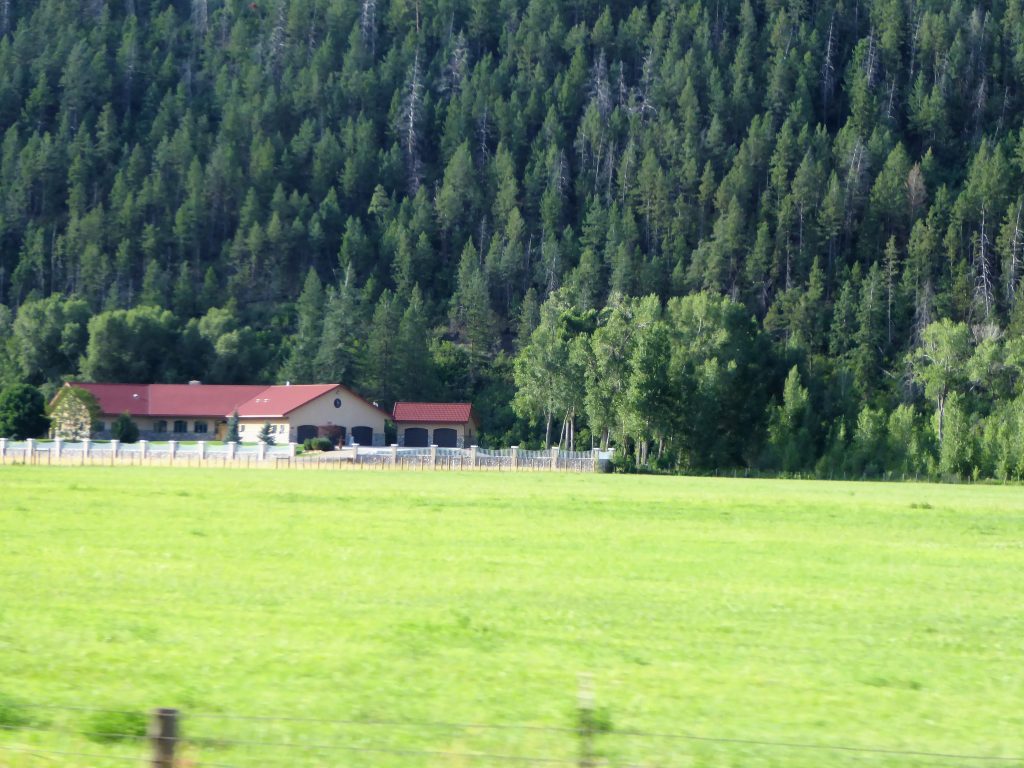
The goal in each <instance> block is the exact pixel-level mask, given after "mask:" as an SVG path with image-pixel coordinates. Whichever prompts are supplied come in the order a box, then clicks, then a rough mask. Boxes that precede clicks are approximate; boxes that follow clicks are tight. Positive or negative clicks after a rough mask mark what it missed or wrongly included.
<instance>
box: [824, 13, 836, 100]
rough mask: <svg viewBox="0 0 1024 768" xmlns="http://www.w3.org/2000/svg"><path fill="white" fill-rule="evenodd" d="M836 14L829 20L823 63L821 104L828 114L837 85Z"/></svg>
mask: <svg viewBox="0 0 1024 768" xmlns="http://www.w3.org/2000/svg"><path fill="white" fill-rule="evenodd" d="M835 28H836V14H835V12H833V13H832V16H831V18H830V19H829V20H828V37H827V38H826V40H825V56H824V57H823V60H822V63H821V104H822V107H823V109H824V112H825V113H826V114H827V113H828V102H829V98H830V97H831V96H832V90H833V88H835V84H836V65H835V61H834V59H835V54H836V33H835Z"/></svg>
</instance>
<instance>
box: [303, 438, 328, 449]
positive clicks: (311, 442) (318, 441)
mask: <svg viewBox="0 0 1024 768" xmlns="http://www.w3.org/2000/svg"><path fill="white" fill-rule="evenodd" d="M302 449H303V450H304V451H333V450H334V443H332V442H331V439H330V438H329V437H307V438H306V439H305V440H303V441H302Z"/></svg>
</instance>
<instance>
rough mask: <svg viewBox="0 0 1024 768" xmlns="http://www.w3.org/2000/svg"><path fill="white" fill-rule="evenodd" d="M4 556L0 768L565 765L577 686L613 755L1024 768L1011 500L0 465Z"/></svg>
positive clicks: (775, 484)
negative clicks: (172, 745)
mask: <svg viewBox="0 0 1024 768" xmlns="http://www.w3.org/2000/svg"><path fill="white" fill-rule="evenodd" d="M0 535H2V548H0V766H19V767H20V766H37V765H38V766H43V765H75V766H102V765H130V764H132V760H131V758H140V757H141V756H143V755H144V754H145V753H146V751H145V744H144V742H143V741H142V740H141V739H138V738H126V739H121V740H116V741H111V740H109V739H104V738H102V737H99V736H92V737H87V736H84V735H82V734H83V733H84V732H89V731H92V732H99V733H108V732H114V731H117V732H120V731H127V732H128V734H127V735H128V736H137V735H138V733H139V731H138V727H139V723H138V722H137V721H138V718H137V717H133V716H132V715H115V714H104V713H97V712H92V711H86V710H78V709H64V708H61V707H83V708H99V709H111V710H118V711H126V712H129V713H134V712H144V711H145V710H147V709H149V708H151V707H155V706H172V707H180V708H181V709H182V710H183V711H184V712H185V714H186V719H185V721H184V723H183V728H184V731H185V735H186V736H187V737H189V738H190V739H191V740H192V741H191V743H190V744H188V745H187V747H186V758H187V759H188V761H189V763H187V764H195V765H202V764H219V765H235V766H340V765H344V766H418V765H424V766H435V765H437V766H448V765H457V766H477V765H506V764H509V765H514V764H520V763H518V762H517V761H504V760H499V759H497V758H494V757H472V756H467V755H473V754H476V753H487V754H491V755H506V756H519V757H524V756H533V757H543V758H547V759H550V760H565V761H573V760H575V758H576V755H577V739H576V735H575V734H574V733H573V732H571V731H562V730H545V728H549V727H551V728H555V729H558V728H572V727H573V726H574V724H575V710H574V707H575V700H576V693H577V681H578V678H579V675H580V673H589V674H590V675H592V679H593V685H594V688H595V691H596V696H597V702H598V705H599V707H600V711H599V716H600V717H599V719H601V720H603V721H606V723H607V725H609V726H610V728H611V732H610V733H608V734H604V735H601V736H598V737H597V740H596V747H597V749H598V751H599V752H600V754H601V755H602V756H603V757H604V758H605V759H607V760H608V762H609V764H612V765H644V766H737V767H738V766H744V767H745V768H746V767H748V766H754V767H760V766H799V767H801V768H803V767H807V768H810V766H834V765H842V766H847V765H850V766H852V765H868V766H903V765H956V766H977V765H991V764H993V763H992V762H991V761H981V760H973V759H967V758H942V757H937V756H910V755H893V754H875V753H863V752H847V751H818V750H808V749H799V748H793V747H781V746H771V745H766V744H757V743H732V742H716V741H703V740H693V739H686V738H671V739H670V738H663V737H660V736H646V735H645V736H638V735H630V734H629V733H628V732H634V731H642V732H645V733H658V734H664V733H671V734H690V735H698V736H705V737H714V738H722V739H739V740H750V741H769V742H800V743H811V744H826V745H845V746H861V747H885V748H892V749H897V750H911V751H924V752H934V753H968V754H972V755H1001V756H1015V755H1021V754H1024V612H1022V610H1021V605H1022V598H1024V590H1022V588H1024V489H1021V488H1017V487H991V486H989V487H986V486H974V487H966V486H935V485H894V484H890V485H884V484H868V483H856V484H854V483H823V482H788V481H743V480H739V481H737V480H711V479H687V478H658V477H620V476H587V475H545V474H524V475H518V476H513V475H508V474H500V475H499V474H469V473H466V474H461V473H440V472H439V473H412V472H409V473H389V472H379V473H356V472H338V473H329V472H309V473H302V472H288V471H281V472H266V471H252V472H247V471H244V470H195V469H193V470H173V469H141V468H138V469H136V468H121V469H113V468H88V467H86V468H66V469H64V468H61V469H58V468H47V467H38V468H36V467H27V468H26V467H7V468H2V469H0ZM39 705H46V706H45V707H41V706H39ZM238 715H243V716H254V715H255V716H271V717H277V716H283V717H291V718H321V719H326V720H333V721H359V723H358V724H346V723H342V722H307V721H304V720H298V719H296V720H284V719H271V720H245V719H236V718H235V716H238ZM225 716H229V717H225ZM379 721H384V722H386V723H393V722H397V723H401V724H399V725H388V724H384V725H372V724H368V723H369V722H379ZM437 722H443V723H456V724H489V725H502V724H504V725H532V726H541V727H538V728H533V729H520V728H483V727H463V726H460V727H455V726H451V725H424V723H437ZM236 742H260V744H245V743H236ZM279 743H290V744H301V745H306V746H305V747H303V748H296V747H292V748H285V747H279V746H270V745H276V744H279ZM309 745H317V746H309ZM326 747H331V748H330V749H327V748H326ZM352 747H357V748H359V749H362V750H373V749H380V750H384V751H358V750H353V749H351V748H352ZM33 750H35V752H33ZM386 750H394V752H391V751H386ZM406 750H407V751H408V752H409V753H408V754H405V753H402V752H403V751H406ZM423 752H429V753H432V754H423ZM53 753H68V754H53ZM70 753H74V754H70ZM97 756H102V759H101V757H97ZM121 758H125V759H123V760H122V759H121ZM139 764H141V763H139ZM999 764H1001V765H1015V764H1016V763H1013V762H1001V763H999Z"/></svg>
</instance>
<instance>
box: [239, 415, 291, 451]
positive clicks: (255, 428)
mask: <svg viewBox="0 0 1024 768" xmlns="http://www.w3.org/2000/svg"><path fill="white" fill-rule="evenodd" d="M268 422H269V424H270V436H271V437H273V438H274V442H275V443H277V444H281V445H283V444H284V443H290V442H293V441H292V438H291V436H290V435H289V429H288V419H239V420H238V439H239V441H240V442H243V443H255V442H257V440H258V436H259V433H260V430H261V429H263V425H264V424H267V423H268Z"/></svg>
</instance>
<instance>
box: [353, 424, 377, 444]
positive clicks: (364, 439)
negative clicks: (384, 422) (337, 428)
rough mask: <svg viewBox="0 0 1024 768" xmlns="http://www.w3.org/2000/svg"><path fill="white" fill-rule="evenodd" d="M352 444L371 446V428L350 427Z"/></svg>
mask: <svg viewBox="0 0 1024 768" xmlns="http://www.w3.org/2000/svg"><path fill="white" fill-rule="evenodd" d="M352 442H353V443H357V444H358V445H373V427H352Z"/></svg>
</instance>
